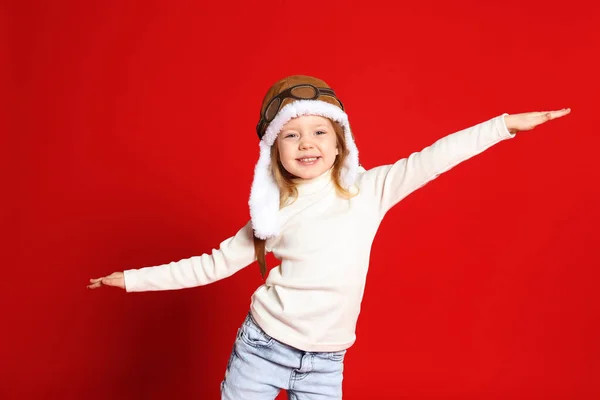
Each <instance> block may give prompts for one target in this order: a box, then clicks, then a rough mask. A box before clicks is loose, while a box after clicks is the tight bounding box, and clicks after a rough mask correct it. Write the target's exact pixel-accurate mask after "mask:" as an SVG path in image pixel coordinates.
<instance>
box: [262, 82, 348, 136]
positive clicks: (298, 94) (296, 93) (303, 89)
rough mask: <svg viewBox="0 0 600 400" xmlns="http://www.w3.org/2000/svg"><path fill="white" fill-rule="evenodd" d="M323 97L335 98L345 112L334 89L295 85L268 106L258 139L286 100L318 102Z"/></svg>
mask: <svg viewBox="0 0 600 400" xmlns="http://www.w3.org/2000/svg"><path fill="white" fill-rule="evenodd" d="M321 96H327V97H333V98H334V99H335V100H336V101H337V102H338V103H339V104H340V107H341V109H342V111H343V110H344V105H343V104H342V102H341V101H340V99H338V98H337V97H336V95H335V92H334V91H333V89H331V88H319V87H316V86H313V85H311V84H308V83H303V84H300V85H295V86H292V87H290V88H288V89H286V90H284V91H283V92H281V93H279V94H278V95H277V96H275V97H273V99H271V101H270V102H269V104H267V107H266V108H265V112H264V114H263V115H261V116H260V120H259V121H258V124H257V125H256V133H258V138H259V139H262V137H263V135H264V134H265V130H266V126H267V124H268V123H270V122H271V121H273V119H274V118H275V116H276V115H277V113H278V112H279V110H280V109H281V105H282V104H283V100H284V99H286V98H292V99H296V100H316V99H318V98H319V97H321Z"/></svg>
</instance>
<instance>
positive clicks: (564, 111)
mask: <svg viewBox="0 0 600 400" xmlns="http://www.w3.org/2000/svg"><path fill="white" fill-rule="evenodd" d="M570 112H571V109H570V108H563V109H562V110H551V111H541V112H540V115H544V116H547V117H549V118H550V119H555V118H560V117H564V116H565V115H567V114H569V113H570Z"/></svg>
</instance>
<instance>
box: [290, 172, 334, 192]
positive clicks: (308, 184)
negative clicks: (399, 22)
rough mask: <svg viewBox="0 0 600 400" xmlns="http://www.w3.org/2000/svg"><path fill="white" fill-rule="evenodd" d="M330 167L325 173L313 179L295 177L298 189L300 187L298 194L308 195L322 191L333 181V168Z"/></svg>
mask: <svg viewBox="0 0 600 400" xmlns="http://www.w3.org/2000/svg"><path fill="white" fill-rule="evenodd" d="M332 169H333V168H330V169H328V170H327V171H325V172H324V173H323V174H321V175H319V176H317V177H316V178H312V179H300V178H297V179H294V180H293V181H294V183H295V184H296V189H298V196H307V195H311V194H315V193H317V192H320V191H321V190H323V189H324V188H326V187H327V186H328V185H329V184H330V183H331V170H332Z"/></svg>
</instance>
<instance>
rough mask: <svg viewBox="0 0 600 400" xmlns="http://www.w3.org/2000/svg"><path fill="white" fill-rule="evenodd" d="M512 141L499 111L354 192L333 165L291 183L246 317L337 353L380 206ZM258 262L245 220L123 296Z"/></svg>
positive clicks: (351, 323)
mask: <svg viewBox="0 0 600 400" xmlns="http://www.w3.org/2000/svg"><path fill="white" fill-rule="evenodd" d="M511 137H514V135H513V134H511V133H509V132H508V130H507V129H506V125H505V122H504V117H503V115H501V116H498V117H496V118H493V119H491V120H489V121H486V122H483V123H481V124H478V125H475V126H473V127H471V128H468V129H464V130H462V131H459V132H456V133H453V134H451V135H448V136H446V137H444V138H442V139H440V140H438V141H437V142H435V143H434V144H433V145H431V146H429V147H427V148H425V149H424V150H422V151H421V152H418V153H414V154H412V155H410V156H409V157H408V158H404V159H401V160H399V161H397V162H396V163H394V164H392V165H384V166H380V167H377V168H373V169H371V170H368V171H364V170H361V171H360V172H359V175H358V178H357V181H356V187H357V188H358V190H359V192H358V195H357V196H355V197H354V198H352V199H350V200H347V199H343V198H341V197H339V196H338V195H337V193H336V190H335V188H334V186H333V184H332V182H331V173H330V171H328V172H326V173H325V174H323V175H321V176H320V177H317V178H315V179H312V180H308V181H303V182H302V183H301V184H300V185H299V186H298V192H299V193H298V194H299V195H298V198H297V199H296V201H295V202H293V203H292V204H291V205H289V206H286V207H284V208H282V209H281V210H280V220H281V221H282V224H281V227H282V228H281V234H280V235H279V236H277V237H276V238H273V239H269V240H268V241H267V243H266V248H267V250H268V251H270V252H273V254H274V255H275V257H276V258H277V259H278V260H280V261H281V265H279V266H278V267H276V268H272V269H271V271H270V272H269V275H268V277H267V280H266V281H265V283H264V284H263V285H262V286H260V287H259V288H258V289H257V290H256V291H255V292H254V294H253V295H252V302H251V307H250V310H251V313H252V316H253V317H254V319H255V320H256V322H257V323H258V324H259V325H260V326H261V327H262V329H263V330H264V331H265V332H266V333H267V334H268V335H270V336H272V337H273V338H275V339H277V340H279V341H281V342H283V343H286V344H288V345H290V346H293V347H296V348H298V349H301V350H305V351H318V352H322V351H338V350H343V349H346V348H348V347H350V346H351V345H352V344H353V343H354V341H355V339H356V335H355V328H356V321H357V319H358V315H359V312H360V304H361V301H362V297H363V291H364V286H365V280H366V275H367V270H368V266H369V256H370V251H371V244H372V243H373V239H374V237H375V233H376V232H377V229H378V227H379V224H380V223H381V221H382V219H383V217H384V215H385V214H386V212H387V211H388V210H389V209H390V208H391V207H392V206H394V205H395V204H397V203H398V202H399V201H400V200H402V199H403V198H404V197H406V196H407V195H408V194H410V193H411V192H413V191H415V190H416V189H419V188H420V187H422V186H423V185H425V184H426V183H427V182H429V181H431V180H433V179H435V178H436V177H437V176H438V175H440V174H441V173H443V172H445V171H448V170H449V169H450V168H452V167H454V166H455V165H457V164H459V163H460V162H462V161H465V160H467V159H468V158H470V157H472V156H474V155H476V154H479V153H481V152H482V151H484V150H486V149H487V148H489V147H490V146H492V145H494V144H496V143H498V142H500V141H502V140H504V139H508V138H511ZM255 260H256V257H255V254H254V245H253V239H252V227H251V225H250V223H248V224H246V225H245V226H244V227H243V228H242V229H241V230H240V231H239V232H237V234H236V235H235V236H233V237H231V238H229V239H227V240H225V241H223V242H222V243H221V244H220V246H219V249H218V250H213V251H212V252H211V253H210V254H203V255H201V256H195V257H191V258H189V259H184V260H181V261H179V262H172V263H169V264H165V265H160V266H156V267H147V268H142V269H138V270H127V271H125V285H126V289H127V291H128V292H136V291H148V290H172V289H182V288H188V287H194V286H200V285H207V284H209V283H212V282H215V281H217V280H219V279H223V278H226V277H228V276H231V275H233V274H234V273H236V272H237V271H239V270H240V269H242V268H244V267H246V266H247V265H249V264H251V263H252V262H253V261H255Z"/></svg>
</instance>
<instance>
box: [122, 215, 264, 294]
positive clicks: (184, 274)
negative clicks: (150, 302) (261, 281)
mask: <svg viewBox="0 0 600 400" xmlns="http://www.w3.org/2000/svg"><path fill="white" fill-rule="evenodd" d="M255 260H256V255H255V253H254V241H253V234H252V224H251V222H248V223H247V224H246V225H245V226H244V227H243V228H242V229H240V230H239V231H238V232H237V234H236V235H235V236H232V237H230V238H228V239H226V240H224V241H223V242H221V244H220V246H219V248H218V249H213V250H212V252H211V253H210V254H203V255H200V256H194V257H191V258H188V259H184V260H181V261H177V262H171V263H169V264H164V265H159V266H156V267H145V268H141V269H130V270H127V271H125V272H124V279H125V289H126V290H127V292H143V291H155V290H175V289H184V288H190V287H195V286H202V285H208V284H209V283H212V282H216V281H218V280H220V279H224V278H227V277H229V276H231V275H233V274H234V273H236V272H237V271H239V270H241V269H242V268H244V267H246V266H248V265H250V264H251V263H252V262H254V261H255Z"/></svg>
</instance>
